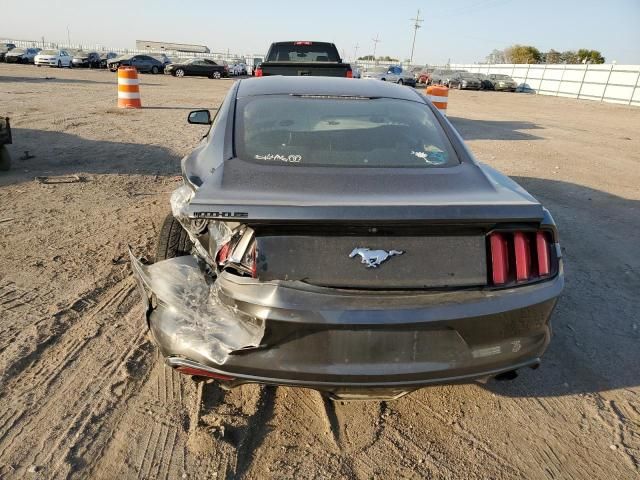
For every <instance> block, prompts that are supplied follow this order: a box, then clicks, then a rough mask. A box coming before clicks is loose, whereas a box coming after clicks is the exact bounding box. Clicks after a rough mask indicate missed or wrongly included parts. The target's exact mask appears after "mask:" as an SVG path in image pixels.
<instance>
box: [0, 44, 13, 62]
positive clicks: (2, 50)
mask: <svg viewBox="0 0 640 480" xmlns="http://www.w3.org/2000/svg"><path fill="white" fill-rule="evenodd" d="M14 48H16V46H15V44H13V43H0V62H4V57H5V55H6V54H7V52H8V51H9V50H13V49H14Z"/></svg>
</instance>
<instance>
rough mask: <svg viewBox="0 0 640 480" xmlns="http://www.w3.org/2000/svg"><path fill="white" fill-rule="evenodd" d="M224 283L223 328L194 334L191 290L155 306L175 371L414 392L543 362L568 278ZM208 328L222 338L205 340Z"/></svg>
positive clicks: (153, 315)
mask: <svg viewBox="0 0 640 480" xmlns="http://www.w3.org/2000/svg"><path fill="white" fill-rule="evenodd" d="M132 261H135V262H138V261H137V260H135V259H133V258H132ZM138 264H139V262H138ZM162 264H167V266H166V268H165V272H167V271H170V270H171V269H173V268H185V267H184V266H187V267H186V268H188V269H190V270H191V271H192V272H195V271H196V270H199V269H200V266H199V264H198V260H197V259H196V258H195V257H179V258H177V259H172V260H166V261H164V262H160V263H159V264H156V265H162ZM143 268H146V269H148V268H149V267H143ZM134 271H135V272H136V277H137V278H138V281H139V284H140V285H141V286H142V288H143V290H144V291H145V294H144V296H145V298H146V299H149V298H152V296H153V295H155V296H158V297H159V298H160V297H161V296H164V297H165V298H167V297H168V295H167V294H166V292H157V291H155V290H154V289H153V288H157V284H158V282H157V281H156V282H155V286H154V285H152V284H153V283H154V282H153V281H150V280H149V278H147V280H146V281H145V280H141V275H140V272H141V269H140V268H139V267H134ZM147 277H148V275H147ZM204 277H205V275H204V274H203V273H202V271H200V280H196V277H192V278H191V280H189V282H191V281H194V282H196V284H197V283H198V282H204ZM183 278H184V276H183V275H182V276H181V275H174V278H173V280H172V281H171V282H169V283H167V284H166V285H165V286H166V287H167V288H169V289H170V290H171V289H178V290H180V291H181V292H184V291H185V290H192V289H191V288H185V286H184V285H179V284H178V282H179V281H182V279H183ZM215 286H216V287H215V288H216V290H215V302H214V303H215V304H216V305H217V307H216V308H221V307H220V306H223V307H224V309H223V312H225V316H226V313H230V314H229V315H228V318H225V319H224V322H222V323H221V322H220V320H219V319H216V318H210V319H208V320H207V319H206V318H204V317H201V318H199V319H198V321H199V322H200V323H199V324H197V325H195V326H194V325H192V324H193V319H192V318H191V319H190V318H186V317H185V315H187V317H188V315H189V314H188V309H189V308H192V307H189V306H186V305H185V304H184V299H185V296H184V294H183V293H181V294H179V295H173V304H172V303H171V302H167V301H162V300H160V301H158V302H157V304H156V305H153V302H151V303H148V304H147V305H148V309H147V312H148V317H147V318H148V321H149V327H150V329H151V332H152V335H153V337H154V339H155V341H156V342H157V344H158V346H159V347H160V350H161V351H162V353H163V355H164V356H165V357H166V359H167V363H168V364H169V365H171V366H173V367H179V366H188V367H194V368H200V369H204V370H207V371H209V372H211V373H215V374H221V375H226V376H229V377H233V378H234V380H233V381H231V382H229V383H231V384H232V385H236V384H241V383H248V382H259V383H267V384H275V385H295V386H305V387H310V388H316V389H319V390H324V391H328V392H340V391H352V390H354V389H378V388H386V389H397V390H411V389H415V388H419V387H420V386H424V385H428V384H433V383H453V382H461V381H469V380H473V379H476V378H483V377H488V376H492V375H496V374H499V373H501V372H505V371H509V370H512V369H517V368H521V367H524V366H533V365H537V364H538V363H539V361H540V356H541V355H542V354H543V352H544V350H545V349H546V347H547V345H548V342H549V339H550V333H551V330H550V325H549V318H550V315H551V312H552V310H553V308H554V306H555V304H556V301H557V297H558V295H559V294H560V292H561V290H562V288H563V276H562V272H560V274H559V275H558V276H557V277H556V278H554V279H552V280H549V281H547V282H542V283H538V284H533V285H528V286H523V287H519V288H515V289H508V290H496V291H479V290H466V291H456V292H427V293H425V292H419V293H413V292H408V293H407V292H404V293H388V292H384V293H383V292H363V291H357V292H356V291H346V290H335V289H329V288H320V287H313V286H309V285H307V284H303V283H298V282H278V281H276V282H257V281H256V280H253V279H250V278H242V277H237V276H234V275H230V274H227V273H223V274H221V275H220V276H219V277H218V279H217V280H216V282H215ZM152 293H153V295H152ZM187 296H188V295H187ZM192 306H193V303H192ZM207 312H208V313H209V314H216V313H217V311H216V310H215V309H213V310H212V309H211V308H207V309H205V312H204V313H203V315H206V314H207ZM207 321H208V322H210V323H211V324H212V325H215V326H214V327H211V326H209V327H207V328H208V329H209V330H210V331H214V332H215V335H208V336H207V335H204V334H201V333H202V332H200V333H199V332H198V330H199V329H202V323H203V322H207ZM225 328H230V329H231V331H224V329H225ZM238 329H239V330H238ZM238 332H241V333H242V335H240V336H238V335H239V334H238ZM221 344H222V346H221ZM221 351H223V352H225V354H224V355H220V352H221Z"/></svg>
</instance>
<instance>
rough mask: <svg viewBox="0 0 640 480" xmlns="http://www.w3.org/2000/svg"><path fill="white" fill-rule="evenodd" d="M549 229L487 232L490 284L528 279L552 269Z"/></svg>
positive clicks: (537, 277)
mask: <svg viewBox="0 0 640 480" xmlns="http://www.w3.org/2000/svg"><path fill="white" fill-rule="evenodd" d="M551 241H552V240H551V236H550V233H549V232H545V231H538V232H527V231H517V232H507V231H505V232H494V233H492V234H491V235H489V250H490V255H491V258H490V263H489V266H490V269H491V275H490V276H491V278H490V279H491V284H492V285H505V284H508V283H513V282H518V283H522V282H530V281H535V280H538V279H540V278H541V277H546V276H549V275H551V273H552V270H553V268H552V264H551V262H552V258H551V250H550V244H551Z"/></svg>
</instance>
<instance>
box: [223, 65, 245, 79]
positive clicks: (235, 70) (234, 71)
mask: <svg viewBox="0 0 640 480" xmlns="http://www.w3.org/2000/svg"><path fill="white" fill-rule="evenodd" d="M228 68H229V75H232V76H239V75H246V74H247V64H246V63H234V64H233V65H231V66H229V67H228Z"/></svg>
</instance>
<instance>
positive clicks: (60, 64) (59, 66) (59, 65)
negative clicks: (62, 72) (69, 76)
mask: <svg viewBox="0 0 640 480" xmlns="http://www.w3.org/2000/svg"><path fill="white" fill-rule="evenodd" d="M58 68H62V62H61V61H60V60H58Z"/></svg>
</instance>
